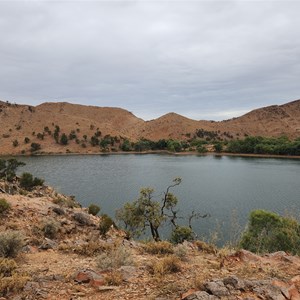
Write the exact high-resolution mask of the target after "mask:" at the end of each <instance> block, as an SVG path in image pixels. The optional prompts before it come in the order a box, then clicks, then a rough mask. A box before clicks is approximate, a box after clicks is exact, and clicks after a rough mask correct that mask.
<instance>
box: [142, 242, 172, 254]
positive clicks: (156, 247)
mask: <svg viewBox="0 0 300 300" xmlns="http://www.w3.org/2000/svg"><path fill="white" fill-rule="evenodd" d="M143 249H144V251H145V252H146V253H149V254H154V255H157V254H161V255H163V254H173V253H174V247H173V245H172V244H171V243H170V242H167V241H161V242H149V243H146V244H145V245H144V246H143Z"/></svg>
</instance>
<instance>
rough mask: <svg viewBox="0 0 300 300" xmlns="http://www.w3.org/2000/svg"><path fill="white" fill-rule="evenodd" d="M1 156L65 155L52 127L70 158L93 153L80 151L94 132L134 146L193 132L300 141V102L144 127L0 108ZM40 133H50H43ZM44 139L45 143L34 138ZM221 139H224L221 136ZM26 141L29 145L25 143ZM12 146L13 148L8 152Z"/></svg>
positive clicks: (111, 111)
mask: <svg viewBox="0 0 300 300" xmlns="http://www.w3.org/2000/svg"><path fill="white" fill-rule="evenodd" d="M0 125H1V126H0V145H1V147H0V154H18V153H21V151H22V150H23V152H24V151H26V153H27V151H29V148H30V146H29V145H30V144H31V143H32V142H38V143H40V144H41V145H42V149H43V151H44V152H49V153H60V152H63V153H65V152H66V149H65V148H63V147H62V146H61V145H59V144H57V143H56V142H55V140H54V139H53V137H51V134H52V135H53V132H54V130H55V126H56V125H58V126H59V127H60V134H62V133H66V134H67V135H69V133H70V132H71V131H72V130H73V131H75V133H76V136H77V138H78V140H80V143H79V142H78V143H75V141H71V142H70V143H69V144H68V146H67V147H68V150H69V151H71V152H79V153H89V152H98V151H99V149H97V150H95V149H93V148H92V147H90V145H89V143H88V142H87V143H86V146H87V147H82V143H81V142H82V141H84V140H85V139H84V136H86V137H87V141H89V140H90V138H91V136H93V135H94V134H95V132H96V131H100V132H101V137H104V136H105V135H108V134H109V135H111V136H113V137H115V136H116V137H117V138H120V137H123V138H128V139H130V140H133V141H136V140H138V139H140V138H147V139H151V140H159V139H169V138H173V139H180V140H182V139H186V138H187V137H188V136H191V135H193V134H194V133H195V131H196V130H197V129H204V130H206V131H218V132H219V135H220V136H221V137H222V136H223V137H225V136H227V137H228V136H232V137H237V136H240V137H244V136H245V135H261V136H275V137H276V136H281V135H287V136H288V137H290V138H296V137H299V136H300V100H296V101H293V102H290V103H287V104H284V105H273V106H268V107H264V108H260V109H256V110H253V111H251V112H249V113H247V114H245V115H243V116H241V117H239V118H234V119H230V120H225V121H220V122H214V121H195V120H191V119H188V118H186V117H183V116H181V115H178V114H175V113H169V114H166V115H164V116H162V117H160V118H157V119H155V120H151V121H144V120H142V119H140V118H137V117H136V116H135V115H133V114H132V113H130V112H128V111H126V110H124V109H121V108H111V107H95V106H84V105H78V104H70V103H64V102H63V103H43V104H41V105H38V106H36V107H33V106H29V105H16V104H10V103H6V102H0ZM45 127H48V128H49V132H45ZM38 133H40V134H43V133H44V139H43V140H40V139H38V138H37V135H38ZM224 133H225V134H224ZM25 137H27V138H28V139H29V140H30V142H28V143H27V144H25V143H24V138H25ZM14 141H17V142H18V146H13V142H14Z"/></svg>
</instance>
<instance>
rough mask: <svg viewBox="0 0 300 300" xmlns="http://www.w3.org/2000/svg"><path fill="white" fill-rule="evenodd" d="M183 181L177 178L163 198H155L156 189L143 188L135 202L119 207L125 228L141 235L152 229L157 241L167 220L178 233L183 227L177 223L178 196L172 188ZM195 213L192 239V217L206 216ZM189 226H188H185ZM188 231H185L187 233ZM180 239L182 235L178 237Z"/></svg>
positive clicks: (118, 213) (119, 217)
mask: <svg viewBox="0 0 300 300" xmlns="http://www.w3.org/2000/svg"><path fill="white" fill-rule="evenodd" d="M180 183H181V178H175V179H174V180H173V184H171V185H169V186H168V187H167V189H166V191H165V192H163V196H162V199H160V200H155V199H154V189H152V188H149V187H148V188H142V189H141V191H140V196H139V198H138V199H137V200H135V201H133V202H127V203H125V205H124V206H123V208H121V209H119V210H118V211H117V213H116V216H117V219H118V220H120V221H121V222H122V223H124V225H125V230H127V231H129V233H131V234H132V235H135V236H139V235H141V234H142V233H144V232H145V231H146V229H147V228H149V229H150V233H151V235H152V237H153V239H154V240H155V241H159V240H160V233H159V229H160V228H161V227H162V225H164V224H165V223H166V222H168V221H169V222H170V223H171V224H172V227H173V232H174V231H176V232H177V235H178V233H179V232H183V230H180V229H181V228H182V227H181V226H179V225H178V224H177V219H178V218H179V216H178V215H177V213H178V210H176V205H177V202H178V200H177V197H176V196H175V195H174V194H173V193H171V192H170V190H171V189H172V188H174V187H176V186H178V185H180ZM206 216H208V215H204V216H201V215H199V214H195V213H193V214H192V215H191V216H190V217H189V227H188V228H190V231H189V233H190V234H189V236H187V237H186V239H191V237H192V236H193V235H194V233H193V231H192V226H191V220H192V218H199V217H206ZM185 228H187V227H185ZM186 233H187V231H186V230H185V231H184V234H185V235H186ZM177 240H180V237H178V238H177Z"/></svg>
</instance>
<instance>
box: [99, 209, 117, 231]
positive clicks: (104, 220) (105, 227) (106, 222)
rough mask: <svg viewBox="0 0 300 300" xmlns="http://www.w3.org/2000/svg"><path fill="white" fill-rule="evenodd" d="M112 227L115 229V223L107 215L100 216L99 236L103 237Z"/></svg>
mask: <svg viewBox="0 0 300 300" xmlns="http://www.w3.org/2000/svg"><path fill="white" fill-rule="evenodd" d="M112 226H114V227H115V228H117V226H116V224H115V222H114V221H113V220H112V219H111V218H110V217H109V216H108V215H106V214H104V215H101V221H100V225H99V230H100V234H101V235H104V236H105V235H106V233H107V232H108V231H109V229H110V228H111V227H112Z"/></svg>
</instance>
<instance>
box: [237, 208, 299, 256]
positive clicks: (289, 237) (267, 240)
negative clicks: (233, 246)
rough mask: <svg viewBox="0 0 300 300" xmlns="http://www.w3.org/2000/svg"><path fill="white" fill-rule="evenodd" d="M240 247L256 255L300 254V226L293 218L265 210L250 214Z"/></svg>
mask: <svg viewBox="0 0 300 300" xmlns="http://www.w3.org/2000/svg"><path fill="white" fill-rule="evenodd" d="M240 246H241V247H242V248H244V249H247V250H250V251H252V252H257V253H265V252H275V251H288V252H291V253H293V254H299V253H300V224H299V223H298V222H297V221H296V220H294V219H293V218H288V217H281V216H279V215H278V214H275V213H272V212H268V211H265V210H254V211H252V212H251V214H250V218H249V224H248V228H247V230H246V231H245V232H244V234H243V235H242V238H241V241H240Z"/></svg>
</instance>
